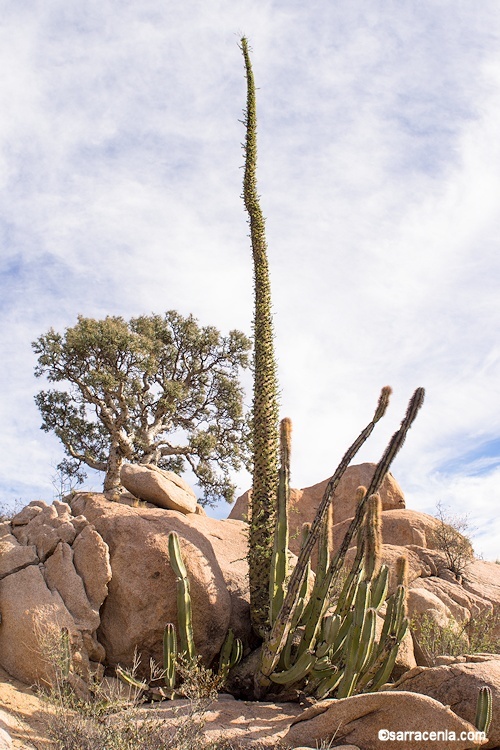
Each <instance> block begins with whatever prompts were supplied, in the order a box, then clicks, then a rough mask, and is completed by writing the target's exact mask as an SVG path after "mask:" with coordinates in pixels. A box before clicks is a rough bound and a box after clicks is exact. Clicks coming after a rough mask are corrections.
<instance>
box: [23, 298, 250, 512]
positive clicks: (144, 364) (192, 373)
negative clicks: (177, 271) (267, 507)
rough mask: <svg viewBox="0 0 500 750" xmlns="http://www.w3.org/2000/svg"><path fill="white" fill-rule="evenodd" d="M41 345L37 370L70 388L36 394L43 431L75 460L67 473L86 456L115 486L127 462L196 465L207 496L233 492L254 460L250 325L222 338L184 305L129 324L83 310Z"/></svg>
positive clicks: (36, 348)
mask: <svg viewBox="0 0 500 750" xmlns="http://www.w3.org/2000/svg"><path fill="white" fill-rule="evenodd" d="M33 348H34V351H35V353H36V354H37V355H38V364H37V366H36V369H35V375H36V376H37V377H41V376H46V378H47V380H48V381H49V382H51V383H61V384H62V385H63V386H64V390H56V389H51V390H44V391H41V392H40V393H39V394H38V395H37V396H36V403H37V406H38V408H39V409H40V412H41V415H42V420H43V421H42V429H43V430H45V431H46V432H49V431H53V432H55V434H56V435H57V436H58V438H59V439H60V440H61V442H62V443H63V445H64V448H65V450H66V453H67V455H68V457H69V459H70V460H69V461H68V460H65V461H63V462H62V463H61V464H60V465H59V467H58V468H59V469H60V470H61V471H64V472H65V473H66V474H68V469H69V470H71V468H72V467H73V470H74V469H75V466H76V467H78V466H80V465H83V464H85V465H87V466H89V467H91V468H92V469H96V470H98V471H104V472H105V479H104V488H105V489H106V490H110V489H113V488H115V487H117V486H118V484H119V470H120V467H121V464H122V462H123V461H124V460H128V461H134V462H139V463H153V464H156V465H158V466H159V467H161V468H164V469H171V470H172V471H176V472H178V473H181V472H182V471H184V470H185V469H186V467H187V466H189V467H190V468H191V469H192V470H193V472H194V473H195V475H196V476H197V478H198V482H199V484H200V486H201V487H202V488H203V490H204V492H205V501H204V502H205V503H211V502H214V501H215V500H217V499H218V498H219V497H220V496H223V497H225V498H226V500H228V501H231V500H232V499H233V496H234V486H233V484H232V483H231V481H230V471H231V470H233V469H236V470H237V469H240V468H241V465H242V463H243V462H246V461H247V460H248V440H249V436H248V432H249V430H248V425H247V421H246V418H245V415H244V413H243V391H242V388H241V385H240V383H239V380H238V377H239V372H240V370H241V369H244V368H246V367H248V366H249V359H248V352H249V349H250V341H249V339H248V338H247V337H246V336H244V334H243V333H241V332H240V331H231V332H230V333H229V335H228V336H222V335H221V334H220V333H219V331H217V329H215V328H213V327H210V326H207V327H200V326H199V325H198V323H197V321H196V319H195V318H193V317H192V316H189V317H187V318H183V317H182V316H181V315H179V313H177V312H175V311H169V312H167V313H166V314H165V315H164V316H163V317H162V316H160V315H150V316H145V315H143V316H140V317H138V318H132V319H131V320H130V321H128V322H127V321H125V320H124V319H123V318H120V317H110V316H108V317H106V318H105V319H104V320H93V319H92V318H84V317H81V316H80V317H79V318H78V323H77V324H76V325H75V326H73V327H72V328H68V329H66V331H65V332H64V334H60V333H57V332H55V331H54V330H53V329H51V330H49V331H48V332H47V333H46V334H44V335H43V336H40V338H38V339H37V340H36V341H35V342H33Z"/></svg>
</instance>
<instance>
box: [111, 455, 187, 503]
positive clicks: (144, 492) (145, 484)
mask: <svg viewBox="0 0 500 750" xmlns="http://www.w3.org/2000/svg"><path fill="white" fill-rule="evenodd" d="M120 481H121V483H122V484H123V486H124V487H125V488H126V489H127V490H128V491H129V492H131V493H132V495H134V496H135V497H137V498H139V499H140V500H145V501H146V502H148V503H152V504H153V505H157V506H158V507H159V508H167V509H168V510H178V511H179V512H180V513H195V512H196V495H195V494H194V492H193V490H192V489H191V487H190V486H189V485H188V484H187V482H185V481H184V480H183V479H182V478H181V477H179V476H178V475H177V474H174V472H173V471H164V470H163V469H159V468H158V466H154V465H153V464H123V466H122V468H121V472H120Z"/></svg>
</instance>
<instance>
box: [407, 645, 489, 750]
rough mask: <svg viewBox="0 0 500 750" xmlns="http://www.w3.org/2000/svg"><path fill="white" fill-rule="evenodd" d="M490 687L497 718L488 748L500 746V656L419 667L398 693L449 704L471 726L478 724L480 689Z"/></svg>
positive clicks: (408, 673)
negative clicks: (438, 665) (472, 662)
mask: <svg viewBox="0 0 500 750" xmlns="http://www.w3.org/2000/svg"><path fill="white" fill-rule="evenodd" d="M483 685H487V686H488V687H490V688H491V691H492V697H493V712H492V715H493V719H492V722H491V727H490V730H489V732H488V740H489V742H488V744H487V745H485V748H496V747H497V746H500V655H499V656H498V658H497V659H495V658H492V659H490V660H488V661H483V662H479V663H474V664H471V663H465V664H452V665H450V666H442V667H432V668H429V669H425V668H422V667H420V668H417V669H415V670H412V671H411V672H407V673H406V674H405V675H403V677H402V678H401V679H400V680H399V682H398V683H397V690H405V691H407V692H414V693H421V694H422V695H428V696H430V697H431V698H435V699H436V700H438V701H440V702H441V703H444V704H446V705H447V706H449V707H450V708H451V710H452V711H453V712H454V713H455V714H457V715H458V716H461V717H462V719H465V721H468V722H470V723H471V724H473V723H474V721H475V716H476V706H477V697H478V695H479V689H480V688H481V687H483Z"/></svg>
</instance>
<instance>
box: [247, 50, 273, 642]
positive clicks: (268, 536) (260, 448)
mask: <svg viewBox="0 0 500 750" xmlns="http://www.w3.org/2000/svg"><path fill="white" fill-rule="evenodd" d="M241 49H242V52H243V57H244V60H245V71H246V80H247V107H246V112H245V127H246V138H245V176H244V181H243V199H244V203H245V208H246V210H247V213H248V216H249V223H250V237H251V242H252V253H253V266H254V292H255V311H254V394H253V421H252V432H253V449H252V450H253V483H252V497H251V502H250V508H249V516H250V518H249V522H250V532H249V545H248V564H249V581H250V611H251V617H252V624H253V626H254V629H255V630H256V631H257V632H258V633H260V634H261V635H263V634H264V633H265V631H266V629H267V628H268V626H269V576H270V567H271V557H272V553H273V533H274V522H275V514H276V491H277V467H278V381H277V367H276V359H275V355H274V335H273V323H272V309H271V286H270V281H269V267H268V261H267V243H266V235H265V220H264V216H263V214H262V210H261V207H260V202H259V196H258V193H257V179H256V167H257V114H256V103H255V83H254V77H253V71H252V64H251V61H250V55H249V52H248V42H247V40H246V39H245V38H243V39H242V40H241Z"/></svg>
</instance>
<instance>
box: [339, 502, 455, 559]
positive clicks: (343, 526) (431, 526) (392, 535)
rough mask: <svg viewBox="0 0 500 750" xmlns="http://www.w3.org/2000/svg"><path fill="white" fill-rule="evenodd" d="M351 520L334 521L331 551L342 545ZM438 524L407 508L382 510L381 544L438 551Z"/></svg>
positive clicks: (424, 514) (430, 518)
mask: <svg viewBox="0 0 500 750" xmlns="http://www.w3.org/2000/svg"><path fill="white" fill-rule="evenodd" d="M351 520H352V518H351V517H349V518H347V519H344V520H343V521H342V522H339V521H338V520H337V519H335V525H334V527H333V533H332V549H333V550H335V551H336V550H337V549H338V548H339V547H340V545H341V544H342V540H343V539H344V536H345V533H346V531H347V529H348V527H349V524H350V522H351ZM439 524H440V522H439V521H438V520H437V518H433V517H432V516H429V515H427V513H420V512H419V511H415V510H409V509H408V508H395V509H393V510H389V509H387V508H384V509H383V513H382V542H383V543H384V544H392V545H394V546H399V547H408V546H412V545H414V546H416V547H419V548H424V549H431V550H435V549H439V544H438V542H437V540H436V536H435V530H436V528H437V527H438V526H439Z"/></svg>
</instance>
